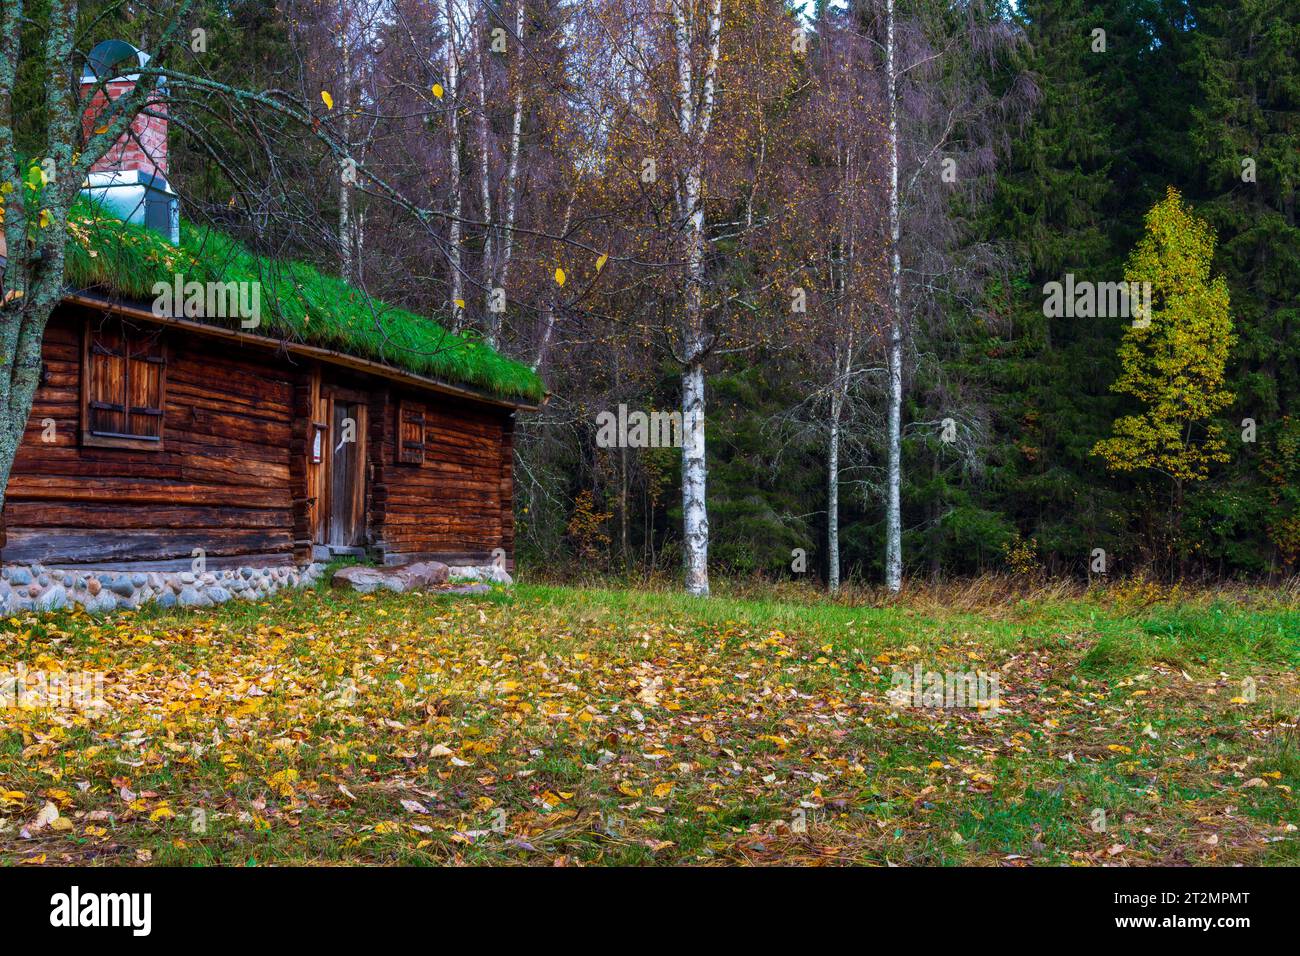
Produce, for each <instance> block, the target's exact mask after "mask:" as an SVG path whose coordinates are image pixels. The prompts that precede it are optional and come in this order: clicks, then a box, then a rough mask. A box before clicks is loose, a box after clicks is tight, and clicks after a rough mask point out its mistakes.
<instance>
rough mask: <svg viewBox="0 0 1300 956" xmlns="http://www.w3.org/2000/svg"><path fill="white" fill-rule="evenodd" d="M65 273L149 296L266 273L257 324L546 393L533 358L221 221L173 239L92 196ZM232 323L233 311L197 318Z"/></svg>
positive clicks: (501, 386) (444, 377)
mask: <svg viewBox="0 0 1300 956" xmlns="http://www.w3.org/2000/svg"><path fill="white" fill-rule="evenodd" d="M68 230H69V241H68V252H67V267H66V277H67V281H68V283H69V285H70V286H71V287H72V288H73V289H74V290H77V291H103V292H109V293H112V294H115V295H117V296H119V297H121V298H123V299H130V300H137V301H140V300H145V301H152V300H153V299H154V298H155V295H154V291H153V289H154V286H155V284H157V283H159V282H164V283H167V284H168V285H169V286H170V285H172V284H173V283H174V281H175V276H176V275H177V274H180V275H181V276H183V281H184V282H187V283H188V282H191V281H196V282H202V283H206V282H223V283H224V282H260V283H261V289H260V320H261V324H260V325H259V327H258V328H257V329H256V330H255V331H256V334H259V335H266V336H272V337H277V338H283V339H286V340H288V341H294V342H301V343H304V344H306V345H314V346H318V347H321V348H327V349H332V350H335V351H338V352H343V353H346V354H348V355H352V356H356V357H358V358H364V359H370V360H372V361H376V362H381V363H383V364H385V365H389V366H392V367H393V368H396V369H401V370H403V371H407V372H413V373H414V374H416V375H421V376H426V377H429V378H434V379H438V380H440V381H444V382H448V383H454V384H458V385H465V386H470V387H472V388H476V389H479V390H481V391H484V392H488V393H491V394H494V395H499V396H501V397H503V398H508V399H519V400H524V401H539V400H541V399H542V398H543V397H544V395H545V387H544V386H543V384H542V380H541V379H540V378H539V377H538V375H537V374H536V373H535V372H534V371H533V370H532V369H530V368H528V367H527V366H526V365H522V364H520V363H519V362H515V361H513V360H511V359H508V358H506V357H504V356H502V355H500V354H499V353H497V352H496V351H495V350H493V349H492V348H491V347H490V346H488V345H487V344H486V343H484V342H482V341H480V340H478V339H474V338H470V337H466V336H463V335H457V334H455V333H453V332H451V331H449V330H447V329H445V328H443V327H442V326H441V325H439V324H438V323H437V322H436V321H434V320H433V319H431V318H428V317H426V316H420V315H416V314H415V313H413V312H408V311H406V310H405V309H400V308H397V307H396V306H392V305H388V304H387V303H384V302H381V301H379V300H378V299H374V298H372V297H370V296H368V295H366V294H365V293H364V292H362V291H361V290H359V289H357V288H355V287H354V286H351V285H349V284H348V283H346V282H344V281H343V280H342V279H340V278H338V277H337V276H331V275H326V274H324V273H322V272H321V271H319V270H318V269H316V268H315V267H314V266H311V265H308V264H306V263H302V262H285V261H280V260H275V259H269V258H267V257H264V256H258V255H254V254H253V253H251V252H249V251H248V250H247V249H246V248H244V247H243V246H242V245H240V244H239V243H238V242H236V241H235V240H234V239H232V238H230V237H229V236H226V235H224V234H222V233H220V232H218V231H216V230H214V229H209V228H204V227H199V226H195V225H191V224H189V223H182V225H181V241H180V245H179V246H173V245H171V243H169V242H167V241H166V240H165V239H164V238H163V237H162V236H160V235H159V234H158V233H156V232H154V231H153V230H150V229H147V228H145V227H143V226H137V225H132V224H129V223H125V222H122V221H121V220H118V219H115V218H112V217H111V216H109V215H107V214H105V213H104V211H103V210H102V209H101V208H100V207H98V206H96V205H94V204H93V203H90V202H88V201H83V202H79V203H78V204H77V205H76V207H75V208H74V210H73V213H72V215H71V217H70V218H69V225H68ZM199 321H210V322H212V323H213V324H218V323H220V324H223V325H227V326H229V325H231V324H232V322H233V321H234V320H232V319H208V320H204V319H199Z"/></svg>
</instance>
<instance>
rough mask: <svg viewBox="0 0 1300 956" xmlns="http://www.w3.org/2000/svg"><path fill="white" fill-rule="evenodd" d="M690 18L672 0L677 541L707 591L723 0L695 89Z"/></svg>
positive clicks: (714, 8) (697, 583)
mask: <svg viewBox="0 0 1300 956" xmlns="http://www.w3.org/2000/svg"><path fill="white" fill-rule="evenodd" d="M689 16H690V13H689V12H688V10H687V9H685V8H684V4H683V2H682V0H674V3H673V26H674V42H675V44H676V47H677V82H678V88H677V118H678V124H679V129H680V132H681V135H682V139H683V141H684V142H685V143H687V144H689V146H690V148H691V153H690V161H689V167H688V168H687V169H686V170H685V171H684V173H683V175H682V178H681V180H680V188H679V189H678V191H677V196H678V202H679V203H680V205H679V208H678V210H677V212H678V215H679V217H680V218H681V220H682V221H683V224H684V226H685V230H684V231H685V242H686V290H685V291H686V295H685V300H686V301H685V309H684V312H685V315H684V316H683V328H682V332H683V335H682V349H683V356H682V359H683V364H684V368H683V370H682V431H683V435H682V544H683V558H684V564H685V575H686V590H687V591H688V592H689V593H691V594H694V595H698V596H700V597H707V596H708V593H709V515H708V498H707V496H706V493H705V492H706V488H705V485H706V478H707V475H708V465H707V462H706V460H705V448H704V407H705V405H704V359H705V353H706V351H707V347H708V342H707V336H706V333H705V324H704V245H705V242H706V241H707V237H706V235H705V228H704V164H703V158H702V155H703V152H704V146H705V140H706V138H707V137H708V134H709V125H710V123H711V121H712V118H713V105H714V87H715V83H716V79H717V71H718V55H719V51H720V48H721V38H722V0H713V2H712V4H711V5H710V8H709V14H708V33H707V37H706V44H707V47H708V53H707V60H706V61H705V64H704V68H703V71H702V74H703V75H702V76H701V77H700V80H699V88H698V89H697V88H696V78H695V63H694V58H693V56H692V48H691V47H692V43H691V37H692V33H693V31H692V29H691V25H690V23H689V20H688V18H689ZM697 104H698V110H697Z"/></svg>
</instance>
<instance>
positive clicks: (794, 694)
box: [0, 586, 1300, 866]
mask: <svg viewBox="0 0 1300 956" xmlns="http://www.w3.org/2000/svg"><path fill="white" fill-rule="evenodd" d="M0 650H2V653H0V660H2V661H3V667H2V668H0V669H3V670H6V671H9V672H10V673H13V672H14V671H15V670H16V668H17V666H18V665H19V664H22V665H23V666H25V667H26V668H27V669H28V671H30V672H38V673H45V674H51V673H54V672H58V671H63V672H102V673H103V675H104V698H105V703H106V705H107V706H106V709H105V710H103V711H102V712H101V713H88V712H84V711H81V710H78V709H76V708H69V707H63V708H60V709H55V710H49V709H21V708H15V707H13V706H10V707H8V708H6V709H3V710H0V860H3V861H4V862H6V863H10V864H15V863H16V864H45V865H53V864H60V863H97V864H137V863H145V862H151V863H156V864H211V863H216V864H232V865H245V864H276V863H401V864H413V863H429V864H435V863H511V864H534V865H554V864H560V865H565V864H567V865H579V864H643V863H644V864H669V863H693V864H725V863H743V864H771V863H786V864H791V863H793V864H850V863H865V864H874V865H886V864H895V865H908V864H960V863H966V864H995V865H1010V866H1025V865H1044V864H1046V865H1053V864H1055V865H1061V864H1066V865H1101V864H1108V865H1129V866H1133V865H1144V864H1197V865H1205V864H1210V865H1225V864H1234V863H1274V864H1281V863H1290V864H1295V863H1298V862H1300V832H1297V829H1296V827H1297V824H1300V808H1298V806H1297V795H1296V790H1297V788H1300V742H1297V740H1296V730H1295V726H1296V716H1297V713H1300V686H1298V681H1297V675H1296V665H1297V663H1298V662H1300V609H1297V608H1296V606H1295V605H1294V604H1293V603H1292V604H1288V603H1285V602H1282V601H1278V600H1272V599H1268V598H1262V597H1260V596H1259V595H1255V596H1253V597H1251V596H1247V597H1244V598H1243V597H1241V596H1234V597H1233V598H1231V599H1228V598H1219V599H1216V598H1214V596H1212V595H1209V596H1201V597H1198V598H1192V599H1187V600H1180V601H1176V602H1173V603H1170V602H1167V601H1157V602H1155V603H1149V604H1148V603H1143V602H1141V601H1133V600H1128V601H1125V600H1119V599H1116V598H1115V597H1114V596H1113V595H1101V596H1096V595H1094V596H1091V597H1087V598H1084V599H1077V600H1068V601H1024V602H1019V603H1016V602H1011V603H998V604H996V605H995V606H990V607H988V608H985V609H982V610H973V611H960V612H958V611H944V610H941V609H939V608H937V607H934V606H917V605H909V604H906V603H904V604H900V605H898V606H893V607H865V606H864V607H851V606H844V605H835V604H828V603H824V602H820V601H816V600H799V599H796V600H789V601H777V600H771V599H769V600H741V599H734V598H733V599H726V598H715V599H713V600H712V601H710V602H707V603H705V602H698V601H694V600H691V599H688V598H685V597H681V596H678V595H675V594H670V593H653V592H615V591H595V590H578V589H568V588H545V587H527V586H521V587H519V588H517V589H516V590H515V591H514V592H512V593H504V592H503V593H498V594H493V595H491V596H489V597H484V598H473V599H464V598H462V599H451V598H439V599H431V598H428V597H424V596H420V595H403V596H386V597H379V598H366V597H358V596H355V595H350V594H349V595H340V594H336V593H330V592H328V591H312V592H305V593H299V594H293V595H286V596H282V597H280V598H277V599H276V600H273V601H270V602H267V603H263V604H260V605H255V606H251V605H234V604H232V605H226V606H224V607H222V608H220V609H217V610H213V611H210V612H199V613H180V612H170V613H169V612H143V613H141V614H135V615H130V614H128V615H119V616H116V617H113V618H109V619H107V620H104V621H99V622H96V621H94V620H92V619H89V618H86V617H84V616H75V617H73V616H62V617H52V618H45V619H37V618H27V619H25V620H16V621H9V622H3V623H0ZM916 663H920V664H922V668H923V670H926V671H929V670H937V671H944V670H957V671H969V670H975V669H978V670H983V671H985V672H991V673H996V674H997V675H998V677H999V686H1000V698H1001V699H1000V712H999V713H997V714H995V715H990V714H989V713H988V712H987V711H981V710H980V709H976V708H966V709H958V708H952V709H947V708H926V707H921V708H918V707H913V706H901V707H900V706H897V704H896V702H891V700H890V697H889V690H890V687H891V673H892V671H893V668H895V667H902V668H904V669H907V670H909V671H910V670H911V669H912V668H913V665H914V664H916Z"/></svg>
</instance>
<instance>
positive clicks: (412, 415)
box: [397, 399, 424, 465]
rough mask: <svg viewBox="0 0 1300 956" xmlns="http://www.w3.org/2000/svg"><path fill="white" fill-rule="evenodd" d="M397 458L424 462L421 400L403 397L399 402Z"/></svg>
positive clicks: (399, 460)
mask: <svg viewBox="0 0 1300 956" xmlns="http://www.w3.org/2000/svg"><path fill="white" fill-rule="evenodd" d="M397 460H398V462H399V463H401V464H403V465H422V464H424V406H423V405H421V404H420V403H419V402H412V401H409V400H407V399H402V400H401V401H400V402H398V404H397Z"/></svg>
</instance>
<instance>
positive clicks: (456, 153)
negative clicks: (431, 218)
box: [443, 0, 465, 331]
mask: <svg viewBox="0 0 1300 956" xmlns="http://www.w3.org/2000/svg"><path fill="white" fill-rule="evenodd" d="M443 9H444V13H445V18H446V21H447V56H446V70H447V89H446V90H445V94H446V98H447V160H448V165H449V166H450V169H451V176H450V178H451V184H450V187H449V188H450V189H451V225H450V227H449V228H448V230H447V268H448V270H449V272H450V273H451V275H450V277H449V278H450V282H449V283H448V285H449V287H450V289H451V302H450V308H451V312H452V316H453V319H452V328H453V329H454V330H456V331H459V330H460V328H461V326H462V324H463V322H464V319H465V315H464V308H463V307H462V306H461V305H459V303H460V302H463V301H464V291H463V289H464V284H463V281H462V276H461V268H460V221H461V214H462V208H461V195H460V193H461V189H460V178H461V177H460V117H459V116H458V115H457V114H458V110H459V108H460V104H459V103H458V102H457V95H456V94H457V89H458V87H459V85H460V64H459V63H458V62H457V59H456V16H455V0H444V6H443Z"/></svg>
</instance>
